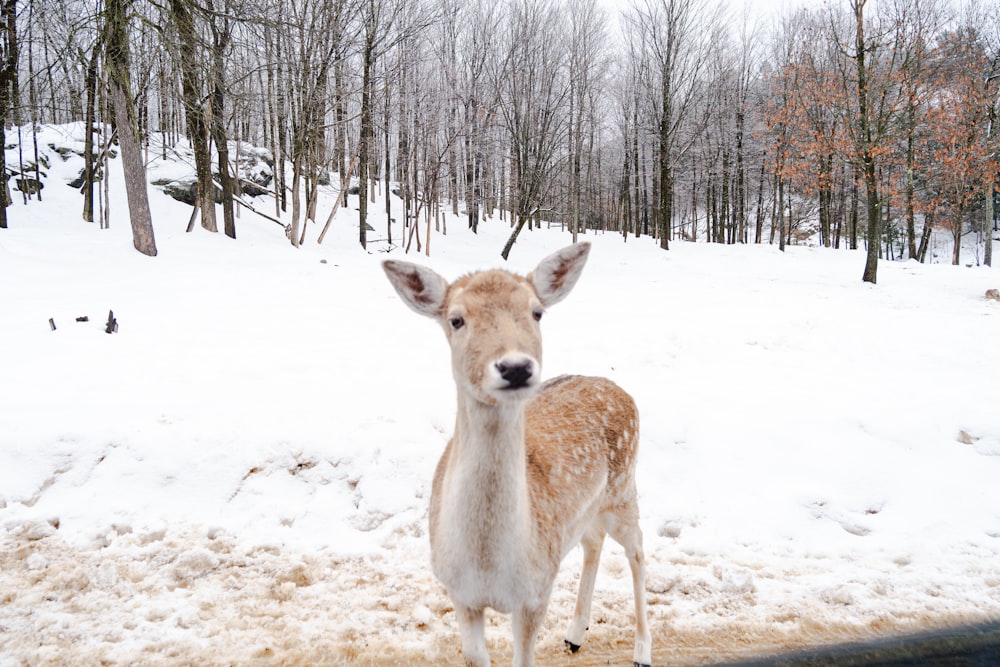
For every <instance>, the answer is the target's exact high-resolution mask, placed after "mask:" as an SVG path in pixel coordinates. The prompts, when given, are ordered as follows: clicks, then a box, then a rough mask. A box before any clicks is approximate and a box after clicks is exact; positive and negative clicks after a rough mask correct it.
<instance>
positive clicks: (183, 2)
mask: <svg viewBox="0 0 1000 667" xmlns="http://www.w3.org/2000/svg"><path fill="white" fill-rule="evenodd" d="M170 9H171V16H172V17H173V20H174V24H175V25H176V26H177V35H178V37H179V39H180V44H179V45H178V47H179V51H180V60H181V91H182V93H181V94H182V96H183V98H184V111H185V115H186V117H187V124H188V135H189V136H190V138H191V144H192V148H193V149H194V167H195V172H196V173H197V177H198V190H197V196H198V197H199V198H200V200H199V203H200V204H201V226H202V227H203V228H205V229H207V230H208V231H210V232H216V231H218V225H217V224H216V221H215V184H214V183H213V182H212V154H211V149H210V148H209V145H208V123H207V121H206V118H205V104H204V102H203V99H204V96H203V95H202V90H201V81H200V79H199V77H198V73H199V72H200V71H201V66H202V62H201V59H200V57H199V54H198V32H197V30H196V28H195V23H194V16H193V15H192V14H191V7H190V6H189V5H188V2H187V0H170Z"/></svg>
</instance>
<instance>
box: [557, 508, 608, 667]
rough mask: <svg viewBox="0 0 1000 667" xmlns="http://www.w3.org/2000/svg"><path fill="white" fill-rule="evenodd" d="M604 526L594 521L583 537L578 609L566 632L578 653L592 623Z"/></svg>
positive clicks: (567, 637)
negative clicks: (591, 615)
mask: <svg viewBox="0 0 1000 667" xmlns="http://www.w3.org/2000/svg"><path fill="white" fill-rule="evenodd" d="M604 535H605V533H604V528H603V527H602V526H601V525H600V523H599V522H596V521H595V522H594V525H592V526H591V527H590V528H589V529H588V530H587V532H586V533H584V535H583V538H582V539H581V540H580V546H582V547H583V570H582V571H581V572H580V591H579V592H578V593H577V595H576V609H575V610H574V612H573V621H572V622H571V623H570V626H569V632H567V633H566V645H567V646H568V647H569V650H570V651H572V652H573V653H576V652H577V651H579V650H580V646H581V645H582V644H583V634H584V633H585V632H586V631H587V628H588V626H589V625H590V606H591V602H593V599H594V581H595V580H596V579H597V566H598V565H599V564H600V562H601V548H602V547H603V546H604Z"/></svg>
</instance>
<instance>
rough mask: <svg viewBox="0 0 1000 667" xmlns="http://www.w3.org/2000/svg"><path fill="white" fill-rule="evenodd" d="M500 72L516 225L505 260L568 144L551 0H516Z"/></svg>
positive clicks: (565, 86)
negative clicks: (561, 148)
mask: <svg viewBox="0 0 1000 667" xmlns="http://www.w3.org/2000/svg"><path fill="white" fill-rule="evenodd" d="M510 12H511V15H510V17H509V19H508V24H507V31H506V32H505V34H504V36H503V39H504V47H503V60H502V64H503V68H502V69H501V70H499V71H498V72H497V75H498V76H497V80H498V81H500V86H499V87H500V90H501V91H502V92H501V94H500V96H499V99H500V105H499V106H500V112H501V115H502V117H503V121H504V125H505V127H506V130H507V133H508V135H509V139H510V147H511V164H512V168H513V175H512V176H513V181H514V215H515V216H516V221H515V222H514V229H513V231H512V232H511V235H510V237H509V238H508V239H507V243H506V244H505V245H504V248H503V250H502V251H501V253H500V255H501V256H502V257H503V258H504V259H507V257H508V256H509V255H510V251H511V248H513V246H514V242H515V241H516V240H517V237H518V234H520V232H521V230H522V229H523V228H524V225H525V224H527V223H529V221H530V220H531V219H532V218H533V217H534V216H536V215H537V214H539V212H540V209H541V207H542V203H543V201H544V200H545V197H546V195H547V188H548V186H549V185H550V182H551V180H550V177H551V176H552V173H553V169H554V168H555V167H556V163H557V159H558V150H559V148H560V147H561V146H563V145H565V134H566V129H567V120H568V119H567V114H566V113H565V105H566V104H567V102H568V98H569V81H568V76H567V70H566V65H567V63H566V57H565V51H566V48H565V44H564V43H563V41H562V40H561V39H560V37H561V33H560V31H559V29H558V28H559V26H560V25H561V24H562V21H563V16H562V12H561V10H560V8H559V6H558V5H556V4H555V3H554V2H552V1H551V0H513V2H512V4H511V6H510Z"/></svg>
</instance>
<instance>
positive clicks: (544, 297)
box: [528, 243, 590, 307]
mask: <svg viewBox="0 0 1000 667" xmlns="http://www.w3.org/2000/svg"><path fill="white" fill-rule="evenodd" d="M589 254H590V244H589V243H576V244H574V245H571V246H568V247H566V248H563V249H562V250H559V251H556V252H554V253H552V254H551V255H549V256H548V257H546V258H545V259H543V260H542V261H541V262H539V263H538V266H537V267H535V270H534V271H532V272H531V273H530V274H529V275H528V280H529V281H530V282H531V284H532V286H534V288H535V293H536V294H538V298H539V299H540V300H541V302H542V305H543V306H545V307H548V306H551V305H552V304H555V303H559V302H560V301H562V300H563V299H565V298H566V295H567V294H569V293H570V291H571V290H572V289H573V286H574V285H576V281H577V280H579V279H580V274H581V273H582V272H583V267H584V265H585V264H586V263H587V255H589Z"/></svg>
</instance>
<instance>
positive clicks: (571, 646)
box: [563, 639, 580, 653]
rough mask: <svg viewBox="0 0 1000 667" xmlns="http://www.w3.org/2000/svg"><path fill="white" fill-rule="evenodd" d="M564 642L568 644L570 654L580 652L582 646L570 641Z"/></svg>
mask: <svg viewBox="0 0 1000 667" xmlns="http://www.w3.org/2000/svg"><path fill="white" fill-rule="evenodd" d="M563 642H564V643H565V644H566V646H568V647H569V652H570V653H576V652H577V651H579V650H580V645H579V644H574V643H573V642H571V641H570V640H568V639H564V640H563Z"/></svg>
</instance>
